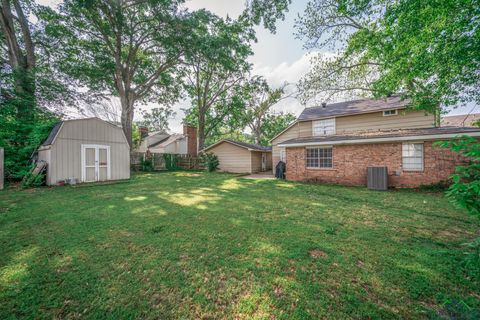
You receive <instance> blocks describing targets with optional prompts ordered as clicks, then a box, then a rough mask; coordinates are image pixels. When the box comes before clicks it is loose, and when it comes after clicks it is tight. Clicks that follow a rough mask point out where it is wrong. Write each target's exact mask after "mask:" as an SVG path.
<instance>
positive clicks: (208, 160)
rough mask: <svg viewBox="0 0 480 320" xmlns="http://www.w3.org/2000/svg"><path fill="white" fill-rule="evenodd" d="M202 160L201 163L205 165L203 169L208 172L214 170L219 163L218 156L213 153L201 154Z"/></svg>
mask: <svg viewBox="0 0 480 320" xmlns="http://www.w3.org/2000/svg"><path fill="white" fill-rule="evenodd" d="M202 161H203V165H204V166H205V169H206V170H207V171H208V172H213V171H216V170H217V169H218V166H219V165H220V162H219V160H218V157H217V155H216V154H214V153H204V154H202Z"/></svg>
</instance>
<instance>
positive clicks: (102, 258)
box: [0, 172, 480, 319]
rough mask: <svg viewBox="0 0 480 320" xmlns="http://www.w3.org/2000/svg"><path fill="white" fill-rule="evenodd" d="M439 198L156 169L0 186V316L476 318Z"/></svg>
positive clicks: (452, 213) (463, 220)
mask: <svg viewBox="0 0 480 320" xmlns="http://www.w3.org/2000/svg"><path fill="white" fill-rule="evenodd" d="M478 229H479V222H478V221H477V220H475V219H474V218H473V217H469V216H468V215H467V214H466V213H465V212H464V211H461V210H458V209H455V208H454V207H452V205H451V204H449V203H448V202H447V200H446V199H445V198H444V197H443V196H442V195H441V194H438V193H437V194H435V193H425V192H413V191H397V192H373V191H369V190H366V189H365V188H349V187H340V186H322V185H311V184H300V183H290V182H284V181H274V180H248V179H243V178H239V177H235V176H232V175H228V174H207V173H188V172H176V173H155V174H145V175H138V176H135V177H134V178H133V179H132V180H130V181H128V182H122V183H117V184H111V185H103V186H100V185H91V186H75V187H57V188H40V189H35V190H24V191H15V190H8V191H3V192H0V252H1V255H0V319H15V318H49V319H51V318H61V319H63V318H68V319H76V318H89V319H98V318H109V319H119V318H122V319H125V318H126V319H133V318H141V319H169V318H182V319H187V318H188V319H190V318H192V319H193V318H195V319H201V318H203V319H218V318H227V319H251V318H255V319H319V318H328V319H335V318H336V319H345V318H372V319H385V318H434V319H435V318H438V319H442V318H457V319H461V318H466V319H468V318H471V319H475V318H478V317H479V315H480V313H479V311H478V310H479V308H480V301H479V300H480V284H479V282H478V281H476V280H474V279H469V278H468V276H467V273H466V270H465V268H464V267H462V259H463V255H464V251H465V247H464V246H463V245H462V244H464V243H465V242H468V241H471V240H472V239H474V238H475V237H476V236H478V235H477V234H476V232H477V230H478Z"/></svg>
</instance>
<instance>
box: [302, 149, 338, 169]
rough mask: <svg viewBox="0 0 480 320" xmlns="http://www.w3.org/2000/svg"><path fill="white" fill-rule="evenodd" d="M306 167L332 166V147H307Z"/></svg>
mask: <svg viewBox="0 0 480 320" xmlns="http://www.w3.org/2000/svg"><path fill="white" fill-rule="evenodd" d="M306 160H307V168H332V167H333V150H332V147H322V148H320V147H315V148H307V159H306Z"/></svg>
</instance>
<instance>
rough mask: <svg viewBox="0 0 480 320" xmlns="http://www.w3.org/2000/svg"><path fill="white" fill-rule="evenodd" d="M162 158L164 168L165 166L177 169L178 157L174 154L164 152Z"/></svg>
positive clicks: (169, 168) (168, 168)
mask: <svg viewBox="0 0 480 320" xmlns="http://www.w3.org/2000/svg"><path fill="white" fill-rule="evenodd" d="M163 160H165V168H167V170H177V169H178V159H177V155H176V154H172V153H164V154H163Z"/></svg>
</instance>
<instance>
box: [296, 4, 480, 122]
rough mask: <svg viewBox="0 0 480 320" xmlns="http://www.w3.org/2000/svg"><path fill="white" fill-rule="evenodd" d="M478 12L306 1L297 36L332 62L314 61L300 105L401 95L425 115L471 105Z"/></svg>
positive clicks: (478, 96)
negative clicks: (332, 52) (349, 95)
mask: <svg viewBox="0 0 480 320" xmlns="http://www.w3.org/2000/svg"><path fill="white" fill-rule="evenodd" d="M479 11H480V2H479V1H476V0H438V1H425V0H405V1H387V2H386V1H384V0H362V1H358V0H345V1H330V0H312V1H310V2H309V3H308V6H307V9H306V11H305V14H304V15H303V16H301V17H300V18H299V20H298V21H297V35H298V36H299V37H301V38H304V39H305V40H306V46H307V47H308V48H310V49H312V50H315V51H318V50H319V49H326V48H330V49H333V48H335V49H337V50H338V51H339V54H338V55H337V56H334V57H331V58H326V57H325V56H320V57H319V58H317V59H316V62H315V63H314V65H313V68H312V71H311V72H310V73H309V74H308V75H307V76H306V77H305V78H304V79H303V81H302V83H301V85H300V87H301V89H302V92H303V97H304V98H305V99H310V98H322V99H328V98H331V97H332V96H339V95H340V96H341V95H344V94H345V92H349V93H352V94H354V95H362V94H363V95H374V96H388V95H390V94H395V93H401V94H402V96H403V97H404V98H409V99H410V100H411V105H412V107H414V108H418V109H423V110H427V111H429V112H431V113H434V112H437V111H438V108H439V107H440V106H443V107H445V108H448V107H452V106H455V105H457V104H459V103H466V102H471V101H474V102H477V103H478V102H479V101H480V90H478V87H479V85H480V73H479V72H478V70H479V66H480V55H479V54H478V53H479V52H480V29H479V28H478V12H479Z"/></svg>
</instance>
